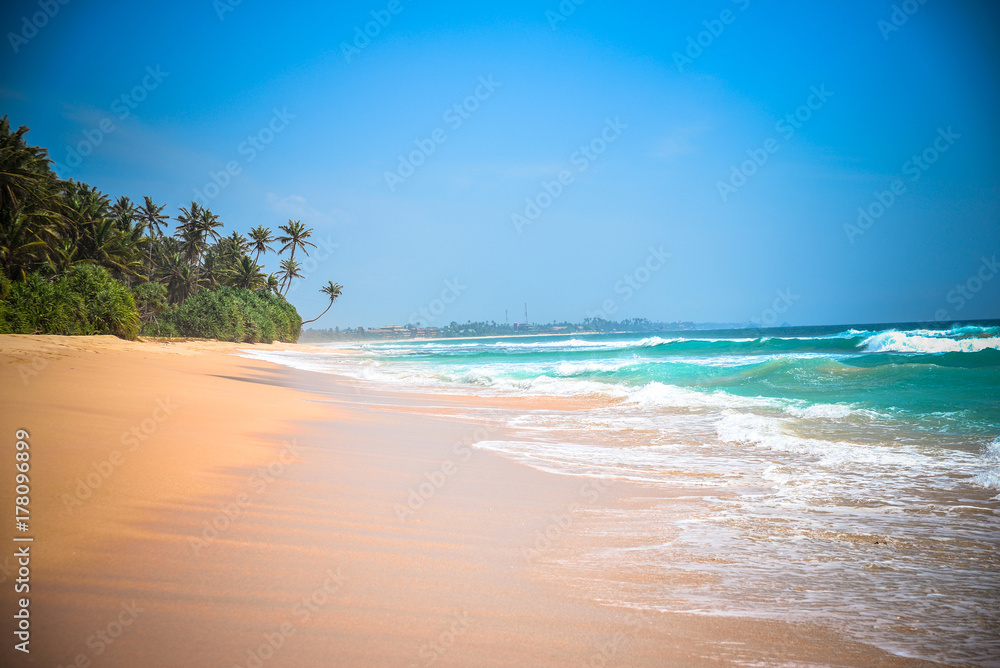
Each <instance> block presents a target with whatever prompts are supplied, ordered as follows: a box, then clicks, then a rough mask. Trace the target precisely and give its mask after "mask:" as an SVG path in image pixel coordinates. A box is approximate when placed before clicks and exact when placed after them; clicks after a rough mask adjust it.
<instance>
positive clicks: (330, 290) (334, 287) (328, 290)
mask: <svg viewBox="0 0 1000 668" xmlns="http://www.w3.org/2000/svg"><path fill="white" fill-rule="evenodd" d="M343 289H344V286H343V285H341V284H340V283H334V282H333V281H327V283H326V285H324V286H323V287H321V288H320V289H319V291H320V292H322V293H323V294H325V295H326V296H327V297H329V298H330V303H329V305H328V306H327V307H326V311H329V310H330V307H332V306H333V302H335V301H337V297H339V296H340V292H341V290H343ZM326 311H323V312H322V313H320V314H319V315H318V316H316V317H315V318H313V319H312V320H306V321H305V322H303V323H302V324H303V325H305V324H308V323H310V322H316V321H317V320H319V319H320V318H322V317H323V316H324V315H326Z"/></svg>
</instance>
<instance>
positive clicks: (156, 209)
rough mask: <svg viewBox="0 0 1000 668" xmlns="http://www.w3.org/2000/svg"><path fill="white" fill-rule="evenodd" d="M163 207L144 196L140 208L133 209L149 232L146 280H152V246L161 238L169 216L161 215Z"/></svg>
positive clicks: (163, 205)
mask: <svg viewBox="0 0 1000 668" xmlns="http://www.w3.org/2000/svg"><path fill="white" fill-rule="evenodd" d="M165 206H166V204H161V205H160V206H156V203H155V202H153V198H152V197H150V196H149V195H146V196H145V197H143V203H142V206H138V207H136V209H135V215H136V216H137V217H138V218H139V220H140V221H141V222H142V225H143V227H145V228H146V231H147V232H149V240H148V241H149V257H148V258H147V262H146V278H147V279H148V280H152V278H153V246H154V245H156V244H155V242H156V241H157V240H158V239H160V238H161V237H162V236H163V228H164V227H166V221H167V220H168V219H169V218H170V216H168V215H166V214H165V213H163V209H164V207H165Z"/></svg>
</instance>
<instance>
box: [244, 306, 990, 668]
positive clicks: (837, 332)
mask: <svg viewBox="0 0 1000 668" xmlns="http://www.w3.org/2000/svg"><path fill="white" fill-rule="evenodd" d="M762 334H763V335H762ZM338 347H343V346H342V345H339V346H338ZM354 348H355V350H354V351H353V354H352V355H343V354H338V353H332V352H331V353H330V354H303V353H254V356H258V357H263V358H265V359H270V360H272V361H277V362H281V363H284V364H288V365H290V366H295V367H298V368H303V369H310V370H314V371H321V372H329V373H336V374H344V375H349V376H352V377H355V378H361V379H370V380H377V381H380V382H382V383H391V384H392V385H393V386H394V387H396V388H400V389H406V388H412V389H414V390H417V391H427V390H434V391H438V392H455V393H472V394H489V395H517V396H533V395H538V396H541V395H557V396H565V397H582V396H586V397H589V398H592V399H595V401H593V402H591V405H592V406H593V408H590V409H586V410H582V411H581V410H572V411H570V410H567V411H558V410H520V411H508V412H506V413H504V414H502V415H499V416H494V419H496V418H497V417H499V419H501V420H502V421H503V423H504V424H505V425H507V426H508V427H510V428H511V429H510V432H511V433H514V434H517V436H516V437H513V438H506V437H505V439H504V440H484V441H482V442H480V443H478V444H477V446H476V447H478V448H480V449H482V450H487V451H490V452H494V453H497V454H500V455H502V456H505V457H508V458H511V459H513V460H515V461H518V462H521V463H523V464H526V465H528V466H533V467H535V468H539V469H543V470H546V471H551V472H554V473H558V474H563V475H575V476H581V477H588V476H589V477H601V478H605V479H616V478H617V479H623V480H630V481H632V482H634V483H636V484H641V485H654V486H655V485H670V486H672V487H677V486H680V487H688V488H690V489H691V494H692V496H695V497H698V498H699V499H700V505H698V506H697V508H698V509H699V510H698V512H692V513H690V514H688V515H683V516H678V515H677V513H673V514H671V513H669V512H667V511H666V510H665V511H664V513H663V514H662V515H658V514H657V513H655V512H654V513H652V514H650V513H643V514H642V515H641V516H640V515H638V514H637V516H635V517H632V518H613V521H615V522H618V523H620V524H621V525H622V531H623V532H624V534H623V535H627V536H632V537H633V539H634V540H633V545H631V546H626V547H624V548H622V549H621V550H620V551H618V552H617V553H615V554H614V555H609V554H608V553H607V551H606V550H605V551H603V552H602V553H601V554H599V555H598V554H595V555H591V556H590V557H588V559H590V560H600V559H612V560H614V561H615V563H616V565H618V566H621V564H622V563H626V562H627V563H633V564H636V565H638V564H641V565H642V567H643V568H653V569H659V570H662V572H663V577H662V578H660V579H657V578H651V581H650V583H649V584H648V585H644V586H641V587H639V586H629V587H627V588H626V587H616V586H615V583H611V582H608V583H604V585H603V589H601V591H602V593H601V598H602V599H604V600H608V601H609V602H612V603H615V604H620V605H630V606H638V607H649V608H658V609H670V610H682V611H688V612H696V613H700V614H731V615H733V614H735V615H755V616H764V617H773V618H780V619H794V620H813V621H822V622H824V623H828V624H831V625H833V626H835V627H837V628H840V629H842V630H843V631H844V632H845V633H846V634H848V635H850V636H852V637H855V638H857V639H859V640H862V641H866V642H872V643H874V644H877V645H879V646H881V647H884V648H886V649H889V650H891V651H894V652H898V653H901V654H905V655H912V656H919V657H923V658H929V659H933V660H938V661H944V662H957V663H972V664H979V665H1000V322H977V323H975V324H971V325H966V326H962V327H954V328H951V329H947V330H943V329H927V328H925V327H922V326H918V325H906V324H902V325H880V326H871V325H857V326H839V327H813V328H789V329H768V330H763V331H749V330H728V331H698V332H686V333H679V334H660V335H657V336H651V335H639V334H610V335H585V336H565V337H531V338H507V339H476V340H470V339H466V340H433V341H391V342H384V343H374V344H363V345H356V346H354ZM593 512H599V510H598V509H594V510H593ZM680 571H684V572H691V571H699V572H706V573H708V574H709V575H710V577H706V578H703V579H701V580H699V582H700V583H701V584H699V585H697V586H695V585H685V586H679V585H673V586H667V585H666V584H663V583H666V582H669V581H670V573H671V572H680ZM658 583H659V584H658ZM589 586H591V587H592V588H593V587H594V586H595V585H594V583H590V584H589ZM599 588H600V587H599Z"/></svg>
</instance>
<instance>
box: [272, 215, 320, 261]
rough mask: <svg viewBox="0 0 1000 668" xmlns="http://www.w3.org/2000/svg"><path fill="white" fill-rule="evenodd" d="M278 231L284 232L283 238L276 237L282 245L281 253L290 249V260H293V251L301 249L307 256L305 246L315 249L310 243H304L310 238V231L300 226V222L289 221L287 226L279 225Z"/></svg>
mask: <svg viewBox="0 0 1000 668" xmlns="http://www.w3.org/2000/svg"><path fill="white" fill-rule="evenodd" d="M278 229H279V230H281V231H282V232H284V233H285V234H284V235H283V236H280V237H278V239H277V241H278V243H279V244H284V245H283V246H282V247H281V251H280V252H281V253H284V252H285V251H286V250H288V249H289V248H291V249H292V256H291V258H290V259H292V260H294V259H295V249H296V248H301V249H302V252H303V253H305V254H306V255H309V251H307V250H306V246H312V247H313V248H315V247H316V244H314V243H313V242H311V241H306V239H308V238H309V237H311V236H312V233H313V231H312V229H310V228H308V227H306V226H305V225H303V224H302V221H301V220H289V221H288V224H287V225H279V226H278Z"/></svg>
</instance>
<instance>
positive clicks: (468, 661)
mask: <svg viewBox="0 0 1000 668" xmlns="http://www.w3.org/2000/svg"><path fill="white" fill-rule="evenodd" d="M247 347H249V346H246V345H236V344H224V343H214V342H211V343H210V342H201V341H190V342H183V343H163V342H143V343H129V342H124V341H120V340H118V339H114V338H112V337H88V338H83V337H79V338H66V337H29V336H0V388H2V389H0V393H2V394H0V399H2V401H3V412H2V418H0V422H2V427H3V428H2V430H0V433H2V434H4V438H5V439H6V444H5V445H4V446H3V448H2V452H5V453H7V454H6V455H3V456H4V457H5V459H6V462H7V463H5V464H4V465H3V467H4V471H5V473H4V475H5V476H6V477H7V479H8V480H11V479H12V478H13V475H14V453H15V449H14V443H15V441H16V438H15V436H14V433H15V431H16V430H17V429H26V430H27V431H28V432H29V433H30V439H29V441H30V443H31V450H30V452H31V460H30V463H31V501H30V510H31V515H30V531H29V532H26V533H18V532H16V531H15V530H14V526H13V520H12V519H11V520H8V522H7V523H6V524H5V529H4V534H5V536H6V541H7V544H8V546H13V545H15V543H13V542H12V540H11V539H12V538H13V537H14V535H15V534H17V535H18V536H30V537H32V538H33V539H34V541H33V542H32V543H30V545H31V548H30V550H31V562H30V571H31V572H30V587H31V590H30V594H29V596H30V606H29V610H30V611H31V618H30V619H31V627H30V630H31V642H30V649H31V653H30V654H29V655H25V654H22V653H20V652H16V651H14V649H13V644H14V642H15V641H12V640H11V638H12V636H11V630H13V622H12V619H11V615H12V614H13V612H14V611H15V610H16V607H15V606H16V598H17V597H20V596H23V594H21V595H15V594H14V591H13V583H14V581H15V578H16V577H17V574H16V560H15V559H14V557H13V552H14V549H13V548H8V549H7V550H5V552H4V554H3V556H2V557H0V567H2V572H0V576H2V577H3V578H4V581H3V583H2V586H3V605H4V619H6V620H7V621H6V622H4V624H5V631H4V637H5V638H6V639H7V640H5V641H4V647H3V651H2V657H3V660H2V663H3V664H4V665H47V666H56V665H61V666H69V665H79V666H88V665H93V666H227V667H228V666H329V665H401V666H412V665H421V666H422V665H443V666H448V665H455V666H468V665H550V666H562V665H575V666H579V665H593V666H603V665H635V666H653V665H728V664H732V663H741V662H758V663H760V662H763V663H768V664H773V663H784V662H788V663H792V662H800V663H810V664H828V665H858V666H861V665H917V664H918V663H920V662H915V661H910V660H907V659H904V658H901V657H896V656H892V655H889V654H886V653H885V652H883V651H881V650H879V649H877V648H873V647H870V646H867V645H863V644H859V643H854V642H850V641H848V640H846V639H844V638H842V637H840V636H839V635H838V634H836V633H835V632H833V631H832V630H829V629H825V628H823V627H821V626H815V625H811V624H807V623H803V624H786V623H778V622H770V621H764V620H754V619H734V618H726V617H708V616H696V615H681V614H670V613H662V612H656V611H641V612H640V611H635V610H628V609H624V608H620V607H615V606H612V605H607V604H602V603H601V602H599V601H598V600H596V599H595V595H596V594H595V592H599V591H601V588H602V587H603V588H604V590H605V591H606V590H607V588H608V586H609V585H608V583H609V582H610V583H616V582H617V583H619V584H620V586H621V587H628V586H630V585H633V584H643V585H648V584H649V582H648V579H649V578H652V577H655V576H653V575H652V574H647V573H643V572H642V571H641V570H639V571H637V570H635V569H629V570H627V571H626V570H625V569H622V571H621V572H616V571H615V569H614V564H607V567H606V568H603V569H599V570H598V571H595V570H594V569H589V570H588V568H584V567H582V566H581V567H576V566H574V564H573V561H572V559H571V557H572V555H574V554H576V553H578V552H579V551H580V550H581V549H583V548H587V549H589V550H592V549H593V548H595V547H600V545H594V542H595V541H605V542H606V544H607V545H608V546H612V545H619V544H621V543H622V542H623V541H627V540H628V536H627V534H625V533H618V532H617V530H616V528H615V527H614V526H611V525H607V523H606V521H605V523H604V524H594V522H595V521H596V520H592V518H591V515H590V514H589V513H588V512H587V511H588V509H598V508H599V509H601V510H604V511H607V510H609V509H610V510H619V511H620V512H621V513H622V514H627V513H628V512H640V511H641V510H642V508H644V507H647V506H648V505H650V504H652V503H653V502H654V501H655V502H656V504H657V505H659V504H660V503H662V500H663V499H664V498H671V497H675V496H676V497H680V496H684V492H683V490H671V489H669V488H664V489H659V490H650V489H649V488H641V487H638V486H633V485H628V484H626V483H617V484H615V485H611V486H607V485H601V484H599V483H595V482H592V481H591V482H587V481H584V480H582V479H580V478H575V477H571V476H558V475H552V474H547V473H544V472H541V471H536V470H533V469H529V468H527V467H524V466H520V465H518V464H515V463H513V462H510V461H508V460H506V459H503V458H501V457H498V456H495V455H492V454H490V453H487V452H484V451H481V450H477V449H474V448H471V447H470V444H471V443H472V442H474V441H476V440H482V439H486V438H498V437H500V436H501V435H502V434H503V428H502V427H500V426H498V425H497V424H494V423H493V422H491V421H490V417H491V416H492V415H494V413H493V411H492V410H491V409H494V408H498V407H503V408H506V409H507V410H516V409H517V402H516V401H514V402H510V401H508V402H506V403H502V402H492V401H488V400H487V401H484V400H482V399H478V400H475V401H473V400H471V399H470V400H469V401H465V400H464V399H462V398H456V397H454V396H452V397H447V398H445V397H436V396H433V395H423V396H419V395H417V396H415V395H399V394H395V393H393V392H390V391H387V390H385V389H382V388H378V387H372V386H370V385H359V384H357V383H355V382H353V381H349V380H346V379H338V378H336V377H333V376H329V375H321V374H314V373H309V372H304V371H294V370H290V369H287V368H282V367H278V366H276V365H272V364H269V363H266V362H260V361H254V360H248V359H244V358H240V357H237V356H235V355H234V354H233V353H234V352H235V351H236V350H238V349H241V348H247ZM266 348H267V349H269V350H272V349H282V348H288V349H293V348H295V347H293V346H281V345H275V346H266ZM300 348H308V346H303V347H300ZM551 401H552V402H560V400H558V399H552V400H551ZM532 405H536V402H532ZM559 405H560V406H561V407H562V408H570V407H571V406H569V405H567V404H565V403H559ZM578 408H579V409H581V410H583V409H585V406H579V407H578ZM458 409H461V410H460V412H461V413H462V417H456V416H455V415H453V414H454V413H455V412H456V411H457V410H458ZM477 415H479V417H478V418H477V417H476V416H477ZM651 495H652V496H651ZM3 501H4V504H5V507H7V508H9V509H12V508H13V505H14V492H13V486H12V485H10V484H7V483H5V484H4V485H3ZM671 503H672V504H674V505H675V506H676V507H677V508H678V512H680V511H682V510H683V508H684V504H686V503H689V501H687V500H685V499H680V498H678V499H675V500H674V501H671ZM602 516H603V517H607V513H606V512H605V513H603V514H602ZM690 577H697V574H692V575H691V576H690ZM588 582H591V583H593V584H594V586H593V587H589V586H588V584H587V583H588ZM656 584H658V585H662V586H663V587H664V589H665V590H669V587H670V583H669V582H663V583H656ZM804 621H808V620H804Z"/></svg>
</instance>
